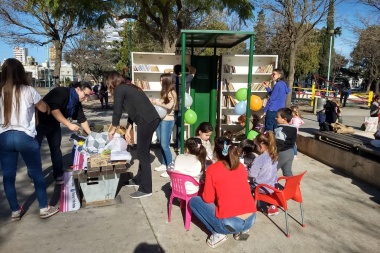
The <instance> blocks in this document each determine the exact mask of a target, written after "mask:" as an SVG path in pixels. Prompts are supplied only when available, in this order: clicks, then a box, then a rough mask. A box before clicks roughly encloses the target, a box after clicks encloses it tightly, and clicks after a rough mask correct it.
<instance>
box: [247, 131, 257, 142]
mask: <svg viewBox="0 0 380 253" xmlns="http://www.w3.org/2000/svg"><path fill="white" fill-rule="evenodd" d="M257 135H259V133H258V132H256V131H254V130H251V131H249V133H248V135H247V139H248V140H251V141H253V139H255V138H256V136H257Z"/></svg>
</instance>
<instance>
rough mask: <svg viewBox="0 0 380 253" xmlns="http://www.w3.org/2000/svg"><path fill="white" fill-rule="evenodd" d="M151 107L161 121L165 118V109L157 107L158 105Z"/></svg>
mask: <svg viewBox="0 0 380 253" xmlns="http://www.w3.org/2000/svg"><path fill="white" fill-rule="evenodd" d="M153 106H154V108H155V109H156V111H157V113H158V115H160V118H161V119H163V118H165V116H166V113H167V111H166V109H165V108H162V107H161V106H158V105H153Z"/></svg>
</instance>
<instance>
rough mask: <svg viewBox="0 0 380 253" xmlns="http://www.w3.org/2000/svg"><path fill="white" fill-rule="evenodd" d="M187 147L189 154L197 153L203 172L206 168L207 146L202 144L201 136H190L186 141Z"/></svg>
mask: <svg viewBox="0 0 380 253" xmlns="http://www.w3.org/2000/svg"><path fill="white" fill-rule="evenodd" d="M185 147H186V148H187V150H188V151H189V154H192V155H195V156H196V157H197V159H198V160H199V162H200V163H201V166H202V172H204V171H205V168H206V156H207V151H206V148H205V147H204V146H203V145H202V141H201V139H199V138H189V139H187V140H186V142H185Z"/></svg>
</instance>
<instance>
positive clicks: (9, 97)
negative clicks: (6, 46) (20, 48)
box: [0, 58, 30, 127]
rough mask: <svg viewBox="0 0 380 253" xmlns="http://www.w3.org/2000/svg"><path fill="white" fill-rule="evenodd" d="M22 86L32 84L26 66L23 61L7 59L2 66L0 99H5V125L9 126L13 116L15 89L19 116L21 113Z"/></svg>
mask: <svg viewBox="0 0 380 253" xmlns="http://www.w3.org/2000/svg"><path fill="white" fill-rule="evenodd" d="M22 86H30V84H29V83H28V78H27V76H26V73H25V69H24V66H22V64H21V62H20V61H19V60H17V59H14V58H9V59H7V60H6V61H5V62H4V64H3V66H2V67H1V79H0V99H2V100H3V107H2V108H4V109H3V111H1V107H0V113H3V116H4V122H3V127H7V126H9V124H10V123H11V117H12V115H11V114H12V104H13V90H15V91H14V92H15V99H16V114H17V118H18V117H19V113H20V94H21V87H22Z"/></svg>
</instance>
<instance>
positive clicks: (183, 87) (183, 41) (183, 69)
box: [179, 33, 186, 154]
mask: <svg viewBox="0 0 380 253" xmlns="http://www.w3.org/2000/svg"><path fill="white" fill-rule="evenodd" d="M181 44H182V64H181V90H180V91H179V92H181V94H182V97H181V108H179V110H181V134H180V138H181V151H180V152H181V154H183V152H184V150H185V145H184V139H185V138H184V136H185V90H186V33H182V34H181Z"/></svg>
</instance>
